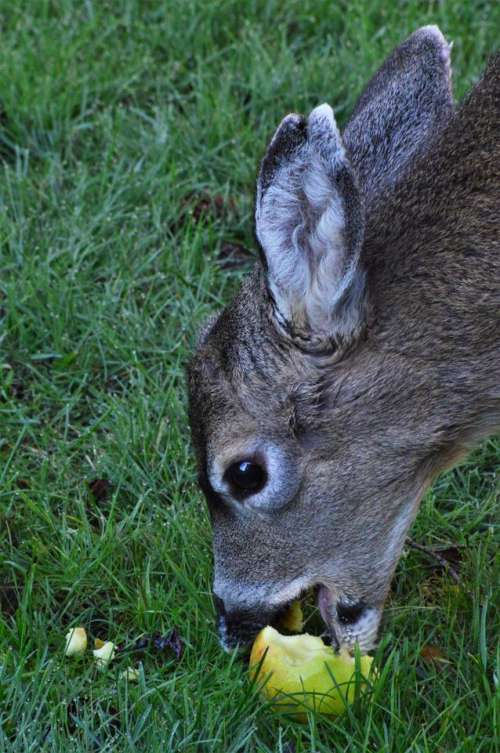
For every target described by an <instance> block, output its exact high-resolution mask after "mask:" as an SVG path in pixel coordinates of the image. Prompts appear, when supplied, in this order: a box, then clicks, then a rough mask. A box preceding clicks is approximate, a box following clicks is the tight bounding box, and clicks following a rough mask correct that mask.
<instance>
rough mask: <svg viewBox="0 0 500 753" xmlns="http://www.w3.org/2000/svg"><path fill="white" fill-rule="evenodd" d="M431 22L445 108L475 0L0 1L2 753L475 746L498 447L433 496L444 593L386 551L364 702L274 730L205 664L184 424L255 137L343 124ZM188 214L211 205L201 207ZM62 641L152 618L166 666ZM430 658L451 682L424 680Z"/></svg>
mask: <svg viewBox="0 0 500 753" xmlns="http://www.w3.org/2000/svg"><path fill="white" fill-rule="evenodd" d="M430 22H436V23H439V24H440V25H441V27H442V29H443V31H444V32H445V34H446V35H447V36H448V38H451V39H453V40H454V43H455V44H454V49H453V60H454V81H455V90H456V93H457V95H458V96H459V97H460V96H462V95H463V93H464V92H465V91H466V90H467V89H468V88H469V87H470V86H471V85H472V84H473V82H474V81H475V80H476V79H477V78H478V76H479V74H480V71H481V70H482V68H483V66H484V63H485V60H486V58H487V55H488V53H489V52H490V51H491V50H493V49H494V47H495V44H496V42H497V30H498V26H499V24H500V6H499V5H498V4H497V3H494V2H486V1H485V2H479V0H477V2H465V1H464V0H443V2H437V1H436V2H431V1H429V2H423V1H422V2H410V0H408V1H407V2H398V3H386V2H383V1H382V0H371V2H367V0H350V2H345V1H341V2H337V3H334V2H332V1H331V0H328V2H326V1H322V0H321V1H319V2H311V1H310V0H301V2H299V1H298V0H289V1H288V2H286V3H285V2H278V1H277V0H274V1H273V0H267V2H264V0H262V1H259V0H246V1H245V2H242V1H241V0H240V1H239V2H235V1H231V0H216V1H215V2H205V3H203V2H201V0H182V2H179V3H170V2H160V0H143V1H142V2H140V1H139V0H116V1H113V2H110V1H109V0H108V1H107V2H106V1H105V0H102V1H101V2H95V0H86V1H85V2H76V0H30V2H26V0H11V2H2V3H1V4H0V24H1V29H2V56H1V59H0V159H1V164H0V175H1V177H0V201H1V212H0V242H1V247H0V254H1V270H2V274H1V280H0V459H1V464H0V514H1V517H2V524H1V528H0V598H1V602H2V616H1V619H0V746H1V747H0V749H1V750H2V751H4V750H5V751H12V752H15V751H18V752H19V753H21V752H22V753H27V752H28V751H32V750H33V751H35V750H36V751H37V753H43V752H44V751H51V753H52V752H53V751H61V752H62V751H64V753H71V752H72V751H96V750H99V751H112V750H113V751H146V752H147V753H156V752H157V751H158V752H159V751H162V753H164V752H165V751H183V752H185V753H194V752H195V751H196V752H201V751H203V753H205V752H207V753H208V752H209V751H214V753H215V752H218V753H219V752H221V751H223V752H224V753H247V752H248V753H250V752H252V753H253V752H255V753H266V752H268V753H276V752H278V751H279V752H281V753H292V751H296V753H299V752H304V753H305V752H306V751H307V752H308V753H309V752H310V751H315V752H316V751H317V752H318V753H319V752H325V753H326V751H346V752H347V751H353V752H356V753H359V752H360V751H370V753H382V752H383V753H389V752H391V753H392V752H393V753H403V752H406V751H408V753H410V752H411V753H466V752H468V751H474V752H475V753H493V751H495V750H498V746H499V742H498V740H499V731H500V730H499V706H498V689H497V685H498V677H499V676H500V666H499V654H498V647H497V640H496V639H497V637H498V628H499V625H498V612H495V610H496V609H497V608H498V595H499V592H498V572H499V570H498V560H497V561H496V563H495V554H496V552H497V551H498V529H497V523H498V519H497V518H496V517H495V506H496V503H497V494H498V489H497V486H496V482H495V467H496V466H497V465H498V460H499V453H500V444H499V442H498V440H497V441H495V440H490V441H488V442H485V443H484V444H483V445H482V446H481V447H480V448H479V449H478V450H477V451H476V452H475V453H474V454H473V455H472V456H471V457H470V458H469V460H468V461H467V462H466V463H464V464H463V465H462V466H461V467H460V468H458V469H456V470H454V471H452V472H451V473H448V474H447V475H445V476H443V477H442V478H440V479H439V480H438V482H437V483H436V485H435V486H434V488H433V489H432V491H431V492H430V493H429V494H428V495H427V497H426V499H425V501H424V503H423V506H422V510H421V513H420V515H419V517H418V519H417V522H416V524H415V526H414V529H413V533H412V535H413V536H414V538H415V539H416V540H417V541H419V542H421V543H425V544H430V545H441V544H442V545H446V544H453V545H454V546H458V547H460V552H461V574H462V585H461V587H457V586H456V585H455V584H454V582H453V581H452V580H451V579H450V578H449V577H447V576H446V575H445V574H444V575H443V574H441V573H439V572H437V571H436V570H435V569H433V568H432V567H431V566H430V563H429V562H428V561H427V560H426V558H425V556H423V555H422V553H420V552H417V551H414V550H408V551H407V552H406V553H405V556H404V557H403V558H402V560H401V563H400V565H399V567H398V571H397V576H396V579H395V583H394V588H393V592H392V594H391V598H390V601H389V604H388V607H387V612H386V615H385V622H384V625H385V637H384V639H383V641H382V643H381V645H380V648H379V650H378V653H377V661H378V664H379V667H380V668H381V671H382V677H381V680H380V682H379V683H378V684H377V686H376V688H375V690H374V694H373V696H372V699H371V701H370V700H362V701H361V702H360V703H359V704H357V705H356V706H355V707H353V708H352V709H350V710H349V711H348V713H347V714H346V715H345V716H344V717H343V718H341V719H338V720H337V721H327V720H318V719H314V718H313V717H311V718H310V719H309V722H308V724H306V725H298V724H294V723H293V722H289V721H287V720H286V719H283V718H280V717H276V716H274V715H272V714H271V713H269V710H268V709H266V707H265V706H263V705H262V703H261V702H260V701H259V700H258V697H257V688H255V687H253V686H251V685H250V683H249V682H248V680H247V674H246V668H245V666H244V664H242V663H241V662H240V661H239V660H238V659H237V658H236V657H235V656H227V655H225V654H223V653H222V652H221V651H220V649H219V646H218V642H217V637H216V634H215V629H214V620H213V605H212V601H211V595H210V583H211V551H210V535H209V529H208V518H207V514H206V511H205V507H204V503H203V501H202V498H201V495H200V493H199V492H198V490H197V488H196V484H195V473H194V467H193V462H192V458H191V454H190V448H189V436H188V431H187V425H186V403H185V390H184V371H183V369H184V364H185V361H186V359H187V357H188V354H189V352H190V349H191V348H192V345H193V342H194V338H195V333H196V330H197V328H198V326H199V324H200V322H201V321H202V320H203V319H204V317H205V316H206V315H207V314H208V313H210V312H212V311H214V310H216V309H217V308H219V307H220V306H221V305H222V304H223V303H224V301H226V300H227V299H228V298H229V296H230V295H231V291H232V290H233V289H234V287H235V285H236V284H237V281H238V278H239V276H240V275H241V271H240V270H239V269H237V270H227V269H223V268H222V267H221V265H220V264H219V263H218V261H217V259H218V256H219V254H220V251H221V248H223V246H224V245H225V244H228V243H229V244H240V245H243V246H249V247H253V236H252V221H251V215H252V202H253V186H254V180H255V174H256V165H257V161H258V159H259V158H260V156H261V154H262V151H263V149H264V147H265V144H266V141H267V140H268V139H269V137H270V135H271V133H272V131H273V129H274V127H275V125H276V124H277V123H278V121H279V120H280V119H281V117H282V116H283V114H284V113H286V112H288V111H290V110H297V111H302V112H305V111H308V110H309V109H310V108H312V107H313V106H315V105H316V104H318V103H319V102H322V101H324V100H328V101H330V102H331V103H332V104H333V105H334V106H335V108H336V113H337V116H338V119H339V120H340V122H341V123H344V122H345V120H346V118H347V117H348V114H349V111H350V109H351V108H352V106H353V104H354V102H355V99H356V96H357V94H358V93H359V92H360V90H361V87H362V85H363V83H364V82H366V80H367V78H368V77H369V75H370V74H371V73H372V72H373V70H374V69H375V67H376V66H377V65H378V64H379V63H380V62H381V61H382V59H383V57H384V55H386V54H387V53H388V52H389V51H390V50H391V49H392V47H393V46H394V45H395V44H396V43H397V42H398V41H400V40H401V39H402V38H404V37H405V36H406V35H407V34H409V33H410V32H411V31H412V30H414V29H415V28H416V27H418V26H419V25H423V24H426V23H430ZM205 195H208V196H212V197H215V196H217V197H219V198H218V199H217V202H216V204H214V205H212V206H211V207H208V210H207V211H206V212H205V213H204V214H203V212H202V209H203V207H202V206H201V204H200V196H201V197H203V196H205ZM205 208H206V207H205ZM200 215H201V216H200ZM96 479H104V480H106V481H107V482H108V486H106V485H102V484H101V487H100V488H99V487H96V486H93V487H92V488H93V489H94V491H95V493H94V494H93V493H92V491H91V488H90V487H89V484H91V483H92V482H93V481H95V480H96ZM495 599H497V602H496V603H495ZM74 625H85V626H86V627H87V629H88V630H89V632H90V633H91V635H92V637H96V636H97V637H101V638H102V637H108V638H112V639H113V640H116V641H125V642H126V641H132V640H134V639H135V638H137V637H138V636H140V635H141V634H143V633H146V632H154V631H159V632H162V633H164V632H166V631H167V630H168V629H170V628H171V627H172V626H174V625H175V626H177V628H178V630H179V631H180V633H181V635H182V636H183V638H184V640H185V643H186V649H185V652H184V656H183V657H182V659H181V661H179V662H178V661H176V659H175V658H174V657H173V655H171V654H169V653H168V652H165V653H164V654H159V653H158V652H155V651H153V650H148V651H146V653H145V654H144V656H143V657H142V663H141V667H142V669H141V677H140V681H139V683H138V684H137V685H133V684H127V683H126V682H124V681H123V680H120V679H119V674H120V672H121V671H122V670H123V669H124V668H125V667H127V666H128V665H129V664H130V663H132V664H133V665H134V666H136V665H137V663H138V660H137V659H136V658H135V657H132V658H130V657H129V656H127V655H126V654H125V655H124V654H122V655H120V657H118V658H117V659H116V661H115V662H114V663H113V664H112V665H111V666H110V669H109V670H108V671H106V672H98V671H96V670H95V668H94V666H93V664H92V661H91V657H90V656H87V657H85V658H83V659H81V660H72V661H69V660H65V659H64V658H63V636H64V633H65V632H66V630H67V629H68V628H69V627H70V626H74ZM429 644H431V645H434V646H438V647H439V648H440V650H441V651H442V653H443V655H444V657H445V658H446V659H447V660H448V663H443V662H429V661H426V660H424V659H423V658H422V657H421V655H420V652H421V650H422V647H423V646H425V645H429Z"/></svg>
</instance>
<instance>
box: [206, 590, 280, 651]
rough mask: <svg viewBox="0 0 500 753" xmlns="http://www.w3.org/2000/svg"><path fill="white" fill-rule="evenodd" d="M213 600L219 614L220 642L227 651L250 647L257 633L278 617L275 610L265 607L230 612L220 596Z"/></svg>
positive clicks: (214, 597) (214, 596)
mask: <svg viewBox="0 0 500 753" xmlns="http://www.w3.org/2000/svg"><path fill="white" fill-rule="evenodd" d="M213 599H214V606H215V610H216V613H217V628H218V632H219V640H220V643H221V644H222V647H223V648H224V649H225V650H226V651H231V650H232V649H233V648H235V647H236V646H239V647H241V648H244V647H245V646H249V645H250V644H251V643H252V641H253V640H254V638H255V637H256V635H257V633H259V632H260V630H262V628H263V627H265V626H266V625H268V624H270V623H271V621H272V620H273V619H274V617H275V616H276V610H275V609H269V608H267V607H265V606H260V605H259V606H256V607H254V608H253V609H231V610H228V609H226V605H225V604H224V601H223V600H222V599H221V598H220V597H219V596H217V595H216V594H214V595H213Z"/></svg>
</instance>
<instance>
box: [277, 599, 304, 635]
mask: <svg viewBox="0 0 500 753" xmlns="http://www.w3.org/2000/svg"><path fill="white" fill-rule="evenodd" d="M280 627H281V628H282V629H283V630H288V631H289V632H290V633H301V632H302V630H303V629H304V614H303V612H302V605H301V603H300V601H299V599H296V600H295V601H294V602H292V604H290V606H289V607H288V609H287V610H286V612H285V614H284V615H283V617H282V618H281V620H280Z"/></svg>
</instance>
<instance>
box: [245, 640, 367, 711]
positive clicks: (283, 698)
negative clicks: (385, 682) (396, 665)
mask: <svg viewBox="0 0 500 753" xmlns="http://www.w3.org/2000/svg"><path fill="white" fill-rule="evenodd" d="M372 661H373V658H372V657H371V656H361V657H360V662H359V664H360V671H361V675H362V679H361V682H360V690H361V692H363V691H365V690H366V687H367V684H366V680H365V678H366V677H367V676H368V674H369V672H370V666H371V663H372ZM250 670H251V672H252V674H253V675H254V676H255V673H256V672H258V673H259V677H261V678H262V679H265V684H264V685H263V686H262V693H263V695H264V696H265V698H267V699H268V700H271V701H272V702H273V703H274V704H275V705H276V707H277V710H279V711H283V712H285V713H289V714H293V715H294V716H295V717H296V718H298V719H299V720H302V721H305V720H306V715H305V712H306V711H316V712H319V713H322V714H329V715H331V716H337V715H338V714H341V713H342V712H343V711H344V710H345V708H346V706H348V705H349V704H351V703H352V702H353V701H354V698H355V694H356V667H355V659H354V658H353V657H352V656H351V655H350V654H349V652H348V651H347V650H346V649H345V650H344V651H341V652H340V653H338V654H337V653H335V651H334V650H333V649H332V647H331V646H326V645H325V644H324V643H323V641H322V640H321V638H318V637H317V636H315V635H309V634H308V633H303V634H302V635H281V633H279V632H278V631H277V630H275V629H274V628H273V627H271V626H270V625H268V626H267V627H265V628H264V629H263V630H261V631H260V633H259V634H258V636H257V638H256V639H255V641H254V644H253V646H252V652H251V655H250Z"/></svg>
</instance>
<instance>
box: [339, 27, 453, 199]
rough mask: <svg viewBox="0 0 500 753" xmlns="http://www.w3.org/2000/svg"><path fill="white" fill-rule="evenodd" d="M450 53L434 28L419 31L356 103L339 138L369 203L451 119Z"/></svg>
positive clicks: (388, 185) (423, 28) (387, 63)
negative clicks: (344, 146) (342, 139)
mask: <svg viewBox="0 0 500 753" xmlns="http://www.w3.org/2000/svg"><path fill="white" fill-rule="evenodd" d="M450 51H451V44H448V43H447V41H446V40H445V38H444V37H443V35H442V34H441V32H440V30H439V29H438V27H437V26H424V27H422V28H421V29H418V30H417V31H416V32H414V33H413V34H412V35H411V36H410V37H409V38H408V39H407V40H406V41H404V42H403V43H402V44H400V45H399V47H396V49H395V50H394V52H393V53H392V54H391V55H390V56H389V57H388V58H387V60H386V61H385V63H384V64H383V66H382V67H381V68H380V69H379V71H377V73H376V74H375V75H374V76H373V78H372V79H371V81H370V82H369V83H368V85H367V86H366V88H365V90H364V92H363V93H362V95H361V97H360V98H359V100H358V103H357V105H356V107H355V109H354V112H353V114H352V116H351V119H350V121H349V123H348V124H347V127H346V129H345V131H344V134H343V137H344V142H345V144H346V147H347V150H348V152H349V155H350V158H351V161H352V163H353V165H354V167H355V168H356V171H357V174H358V176H359V181H360V187H361V190H362V192H363V195H364V196H365V198H366V202H367V204H369V203H371V201H372V199H373V198H376V196H377V194H379V193H380V192H381V191H383V190H384V189H385V188H390V187H391V186H392V185H393V184H394V182H395V181H396V179H397V178H398V176H399V175H401V173H402V172H403V171H404V170H405V169H406V168H407V167H408V165H409V163H410V160H411V161H413V160H414V159H415V158H416V157H417V156H418V155H419V154H422V153H424V152H425V151H426V149H427V148H428V146H429V144H430V143H431V141H432V140H433V138H434V137H435V136H436V135H437V134H438V133H439V131H440V130H441V128H442V127H443V126H444V125H445V124H446V123H447V122H448V120H449V118H450V116H451V115H452V113H453V98H452V91H451V65H450Z"/></svg>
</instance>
